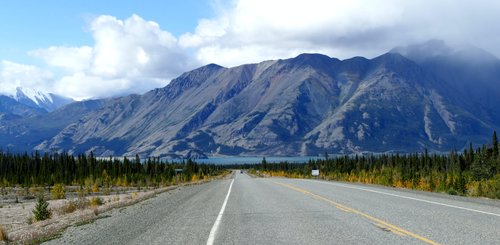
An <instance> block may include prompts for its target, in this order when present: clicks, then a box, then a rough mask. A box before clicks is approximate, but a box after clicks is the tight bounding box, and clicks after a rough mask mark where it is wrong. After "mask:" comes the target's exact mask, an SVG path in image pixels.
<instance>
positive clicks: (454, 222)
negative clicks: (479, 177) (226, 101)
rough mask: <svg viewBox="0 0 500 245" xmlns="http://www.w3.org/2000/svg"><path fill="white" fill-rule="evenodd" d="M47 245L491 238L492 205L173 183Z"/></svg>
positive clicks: (283, 182)
mask: <svg viewBox="0 0 500 245" xmlns="http://www.w3.org/2000/svg"><path fill="white" fill-rule="evenodd" d="M48 243H49V244H500V201H494V200H485V199H471V198H463V197H453V196H447V195H441V194H433V193H423V192H416V191H405V190H398V189H393V188H384V187H376V186H371V185H358V184H347V183H339V182H327V181H316V180H300V179H284V178H252V177H250V176H248V175H246V174H244V173H243V174H240V172H239V171H237V172H235V174H234V178H232V179H226V180H218V181H212V182H210V183H207V184H203V185H195V186H187V187H182V188H179V189H177V190H174V191H170V192H166V193H163V194H161V195H159V196H158V197H156V198H153V199H149V200H147V201H144V202H142V203H139V204H136V205H133V206H130V207H127V208H122V209H120V210H114V211H112V212H109V213H107V217H106V218H101V219H98V220H96V221H95V222H94V223H91V224H87V225H82V226H76V227H70V228H69V229H68V230H67V231H66V232H65V233H64V235H63V236H62V237H61V238H59V239H56V240H52V241H49V242H48Z"/></svg>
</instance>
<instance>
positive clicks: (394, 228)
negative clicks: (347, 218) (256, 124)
mask: <svg viewBox="0 0 500 245" xmlns="http://www.w3.org/2000/svg"><path fill="white" fill-rule="evenodd" d="M271 182H273V183H275V184H278V185H281V186H284V187H287V188H289V189H292V190H295V191H298V192H301V193H303V194H306V195H308V196H311V197H313V198H315V199H318V200H322V201H325V202H327V203H330V204H332V205H334V206H336V207H337V208H339V209H341V210H343V211H349V212H351V213H355V214H357V215H361V216H363V217H365V218H367V219H369V220H371V221H373V222H375V223H378V224H381V225H383V226H386V227H387V228H389V229H390V230H391V231H393V232H394V233H396V234H398V235H401V234H405V235H408V236H411V237H413V238H416V239H418V240H420V241H423V242H425V243H428V244H433V245H439V243H437V242H435V241H432V240H430V239H428V238H425V237H423V236H420V235H417V234H415V233H412V232H409V231H407V230H405V229H403V228H400V227H397V226H395V225H393V224H389V223H387V222H384V221H382V220H380V219H377V218H375V217H373V216H370V215H368V214H366V213H363V212H361V211H358V210H356V209H352V208H350V207H347V206H345V205H342V204H340V203H337V202H335V201H332V200H330V199H328V198H326V197H323V196H320V195H318V194H314V193H312V192H309V191H307V190H304V189H301V188H298V187H295V186H293V185H289V184H285V183H280V182H276V181H272V180H271Z"/></svg>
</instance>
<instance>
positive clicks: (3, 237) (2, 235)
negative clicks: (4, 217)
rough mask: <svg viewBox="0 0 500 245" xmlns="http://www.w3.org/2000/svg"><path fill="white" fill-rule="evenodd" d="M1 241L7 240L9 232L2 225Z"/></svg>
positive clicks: (0, 229)
mask: <svg viewBox="0 0 500 245" xmlns="http://www.w3.org/2000/svg"><path fill="white" fill-rule="evenodd" d="M0 241H7V233H6V232H5V230H4V229H3V227H2V226H0Z"/></svg>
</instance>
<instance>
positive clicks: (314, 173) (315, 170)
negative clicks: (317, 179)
mask: <svg viewBox="0 0 500 245" xmlns="http://www.w3.org/2000/svg"><path fill="white" fill-rule="evenodd" d="M311 174H312V176H319V170H318V169H313V171H312V172H311Z"/></svg>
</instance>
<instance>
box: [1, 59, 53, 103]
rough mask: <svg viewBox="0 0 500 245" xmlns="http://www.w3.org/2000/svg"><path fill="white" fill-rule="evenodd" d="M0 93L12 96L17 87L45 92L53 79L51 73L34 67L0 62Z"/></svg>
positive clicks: (4, 61)
mask: <svg viewBox="0 0 500 245" xmlns="http://www.w3.org/2000/svg"><path fill="white" fill-rule="evenodd" d="M1 64H2V66H1V69H0V71H1V73H0V88H1V92H2V93H4V94H8V95H14V94H15V93H16V88H17V87H26V88H33V89H38V90H41V91H46V90H48V89H49V88H48V87H47V85H49V84H50V81H52V79H53V75H52V73H50V72H48V71H45V70H42V69H40V68H38V67H36V66H31V65H23V64H17V63H14V62H10V61H7V60H2V62H1Z"/></svg>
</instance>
